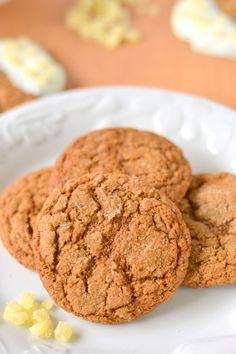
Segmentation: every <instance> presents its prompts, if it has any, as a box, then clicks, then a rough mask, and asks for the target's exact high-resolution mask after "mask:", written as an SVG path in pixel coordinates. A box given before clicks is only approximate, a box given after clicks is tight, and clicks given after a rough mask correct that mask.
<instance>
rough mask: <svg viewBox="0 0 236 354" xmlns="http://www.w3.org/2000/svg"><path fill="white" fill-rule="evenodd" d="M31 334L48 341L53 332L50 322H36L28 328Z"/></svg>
mask: <svg viewBox="0 0 236 354" xmlns="http://www.w3.org/2000/svg"><path fill="white" fill-rule="evenodd" d="M29 330H30V332H31V334H32V335H33V336H35V337H39V338H44V339H48V338H50V337H51V335H52V332H53V327H52V321H51V320H45V321H42V322H38V323H36V324H34V325H33V326H31V327H30V328H29Z"/></svg>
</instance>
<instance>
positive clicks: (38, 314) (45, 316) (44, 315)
mask: <svg viewBox="0 0 236 354" xmlns="http://www.w3.org/2000/svg"><path fill="white" fill-rule="evenodd" d="M32 319H33V321H34V322H43V321H47V320H50V316H49V313H48V312H47V310H45V309H44V308H40V309H38V310H36V311H34V312H33V314H32Z"/></svg>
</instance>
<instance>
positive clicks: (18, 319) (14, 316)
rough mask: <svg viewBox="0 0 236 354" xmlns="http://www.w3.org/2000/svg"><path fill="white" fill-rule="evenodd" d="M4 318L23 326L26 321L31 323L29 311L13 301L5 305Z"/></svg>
mask: <svg viewBox="0 0 236 354" xmlns="http://www.w3.org/2000/svg"><path fill="white" fill-rule="evenodd" d="M3 319H4V320H5V321H7V322H10V323H12V324H14V325H16V326H22V325H24V324H26V323H29V321H30V316H29V314H28V313H27V311H25V309H24V308H23V307H22V306H20V305H19V304H18V303H17V302H15V301H11V302H9V303H8V304H7V306H6V307H5V310H4V313H3Z"/></svg>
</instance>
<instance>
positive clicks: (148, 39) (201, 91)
mask: <svg viewBox="0 0 236 354" xmlns="http://www.w3.org/2000/svg"><path fill="white" fill-rule="evenodd" d="M87 1H89V0H87ZM110 1H111V0H110ZM189 1H192V0H189ZM194 1H195V4H196V2H198V1H200V3H202V0H194ZM212 1H214V0H212ZM225 1H227V0H225ZM154 2H155V5H156V11H153V14H151V15H150V14H145V11H143V12H142V13H140V12H139V13H138V11H134V10H133V9H132V8H131V10H130V11H131V12H130V14H129V15H130V16H131V21H132V26H133V27H134V28H135V29H137V30H138V31H139V32H140V34H141V38H140V40H138V41H134V43H122V44H121V45H120V46H118V47H117V48H115V49H110V48H107V47H105V46H103V45H101V44H99V43H97V42H96V41H93V40H84V39H82V38H81V36H79V35H78V34H76V33H75V32H74V31H72V30H70V29H68V28H67V26H66V24H65V14H66V12H67V11H68V9H69V8H70V7H71V6H72V5H73V3H74V1H72V0H50V1H49V0H40V1H32V0H10V1H8V2H6V3H5V4H3V5H2V6H0V37H1V38H5V37H15V36H27V37H29V38H30V39H32V40H34V41H36V42H38V43H39V44H40V45H41V46H42V47H43V48H45V49H46V50H48V52H49V53H50V54H51V55H52V56H53V57H54V58H55V59H56V60H58V61H59V62H60V63H61V64H62V65H63V66H64V68H65V70H66V72H67V74H68V85H67V88H77V87H88V86H101V85H139V86H154V87H158V88H166V89H173V90H177V91H184V92H188V93H191V94H196V95H200V96H205V97H207V98H210V99H214V100H216V101H218V102H220V103H223V104H226V105H228V106H231V107H233V108H236V86H235V82H236V60H234V59H232V58H230V59H228V58H219V57H214V56H208V55H205V54H201V53H197V52H196V51H193V50H192V49H191V48H190V46H189V44H188V43H185V42H184V41H181V40H179V39H177V38H176V37H175V36H174V34H173V31H172V29H171V25H170V18H171V12H172V10H173V6H174V5H175V3H176V1H175V0H154ZM231 2H232V1H231ZM200 3H199V4H200ZM234 3H235V2H234ZM196 6H198V4H196ZM235 6H236V5H235ZM154 12H155V13H154ZM235 43H236V42H235ZM235 45H236V44H235Z"/></svg>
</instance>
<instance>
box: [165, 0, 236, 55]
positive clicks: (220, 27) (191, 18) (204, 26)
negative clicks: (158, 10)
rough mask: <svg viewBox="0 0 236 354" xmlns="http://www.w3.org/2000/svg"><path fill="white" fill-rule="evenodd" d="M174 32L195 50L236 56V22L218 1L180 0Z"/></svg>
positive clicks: (208, 53) (177, 6) (173, 25)
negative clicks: (222, 8)
mask: <svg viewBox="0 0 236 354" xmlns="http://www.w3.org/2000/svg"><path fill="white" fill-rule="evenodd" d="M171 25H172V29H173V32H174V34H175V35H176V37H178V38H179V39H182V40H184V41H186V42H188V43H189V44H190V46H191V47H192V49H193V50H195V51H197V52H201V53H204V54H207V55H211V56H217V57H222V58H229V59H233V58H236V22H235V21H234V19H233V18H232V17H231V16H229V15H227V14H226V13H225V12H223V11H222V10H221V8H220V7H219V6H218V5H217V1H215V0H178V1H177V2H176V4H175V6H174V8H173V11H172V15H171Z"/></svg>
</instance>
